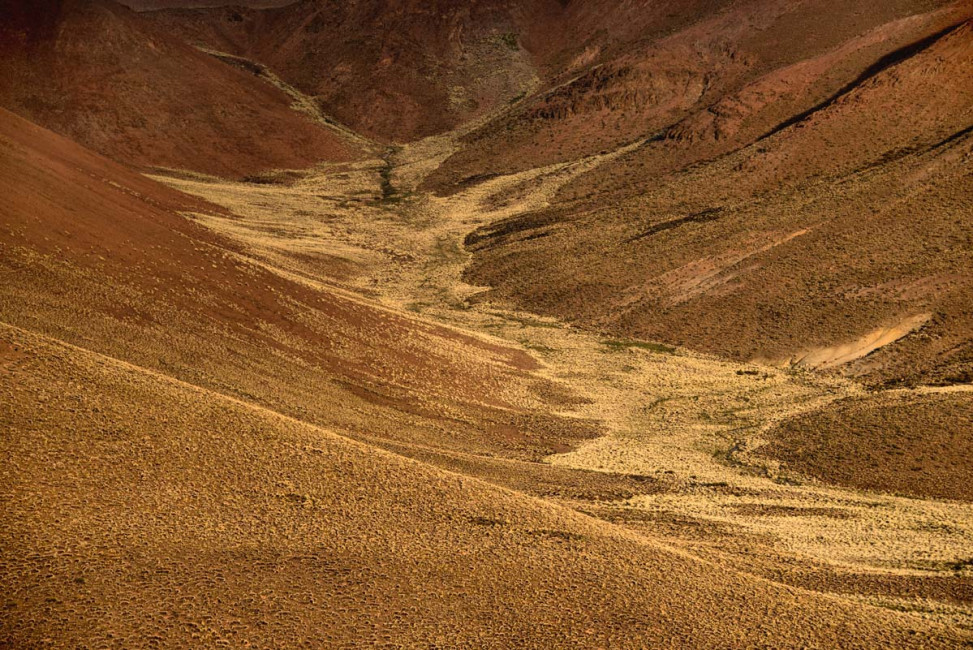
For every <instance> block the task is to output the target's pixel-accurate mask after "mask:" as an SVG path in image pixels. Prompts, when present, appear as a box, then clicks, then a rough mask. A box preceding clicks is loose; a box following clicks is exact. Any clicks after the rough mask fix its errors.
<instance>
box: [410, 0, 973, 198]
mask: <svg viewBox="0 0 973 650" xmlns="http://www.w3.org/2000/svg"><path fill="white" fill-rule="evenodd" d="M590 4H591V3H576V4H575V3H572V4H570V5H569V8H568V10H567V12H566V15H565V16H564V17H563V19H562V24H563V25H566V27H564V29H565V30H566V31H565V33H567V34H574V37H573V39H572V40H573V41H574V45H575V46H574V47H571V46H570V45H569V43H568V42H562V43H560V44H559V45H558V47H559V48H560V50H559V51H560V52H561V54H560V55H558V54H556V53H555V52H556V51H557V50H555V51H551V50H546V51H544V53H543V58H544V60H545V61H548V62H549V64H548V66H547V68H546V71H547V79H548V81H547V83H546V84H545V85H544V86H542V88H541V89H540V91H539V92H537V93H534V94H533V95H531V96H530V97H528V98H527V99H525V100H524V101H523V102H521V103H520V104H519V105H518V106H516V107H515V108H514V110H512V111H511V112H510V113H509V114H508V115H506V116H505V117H504V118H502V119H500V120H497V121H495V122H492V123H490V124H488V125H486V126H484V127H483V128H481V129H479V130H477V131H475V132H474V133H471V134H470V135H468V136H467V137H466V138H465V141H464V144H465V145H466V146H465V147H464V148H463V149H462V150H461V151H460V152H459V153H457V154H456V155H455V156H454V157H453V158H452V159H451V160H449V161H447V162H446V164H445V165H444V166H443V167H442V168H441V169H440V170H439V171H438V173H437V174H436V175H434V176H433V177H432V178H431V179H430V183H429V185H430V186H431V187H433V188H436V189H438V190H440V191H448V190H449V188H450V187H451V186H453V185H454V184H455V183H457V182H460V181H462V180H463V179H465V178H467V177H470V176H476V175H482V174H484V173H496V172H509V171H516V170H521V169H526V168H530V167H535V166H538V165H542V164H548V163H552V162H557V161H564V160H572V159H575V158H577V157H579V156H583V155H588V154H594V153H598V152H599V151H603V150H610V149H614V148H617V147H619V146H621V145H624V144H628V143H632V142H636V141H639V140H647V139H648V140H656V139H660V138H665V139H678V140H680V141H682V142H684V143H685V144H684V146H683V147H681V148H678V147H673V148H674V149H675V151H674V152H672V153H670V152H667V156H666V157H665V158H664V160H663V163H664V164H665V165H668V168H669V169H672V168H678V165H686V164H690V163H692V162H696V161H699V160H706V159H709V158H712V157H714V156H715V155H718V154H720V153H725V152H727V151H732V150H733V149H734V148H738V147H740V146H743V145H746V144H749V143H750V142H752V141H753V140H754V139H755V138H757V137H760V136H761V135H763V134H765V133H767V132H768V131H769V130H771V129H773V128H774V127H775V126H777V125H778V124H779V123H782V122H784V121H786V120H787V119H789V118H790V117H792V116H793V115H796V114H798V113H800V112H802V111H804V110H807V109H809V108H811V107H812V106H814V105H815V104H817V103H819V102H820V101H823V100H824V99H826V98H827V97H829V96H830V95H832V94H833V93H834V92H836V91H838V90H839V89H840V88H841V87H842V86H844V85H846V84H847V83H849V82H851V81H852V80H854V79H855V77H856V76H858V75H859V74H861V73H862V72H864V71H865V70H866V69H867V68H868V67H869V66H870V65H871V64H873V63H874V62H875V61H877V60H879V59H880V58H881V57H882V56H884V55H885V54H887V53H889V52H892V51H894V50H896V49H898V48H900V47H902V46H904V45H907V44H909V43H911V42H913V41H915V40H918V39H921V38H923V37H925V36H928V35H929V34H932V33H935V32H937V31H938V30H941V29H943V28H945V27H947V26H948V25H950V24H955V23H956V22H957V21H958V20H959V19H960V18H961V17H962V16H964V15H966V16H968V15H969V13H970V8H969V6H968V4H965V3H952V9H951V10H947V11H944V12H933V13H928V14H924V15H921V16H915V15H916V14H922V13H923V12H924V11H926V12H928V10H929V9H930V8H932V6H933V5H935V4H939V5H946V4H947V3H945V2H940V3H929V2H924V1H916V0H912V1H908V0H890V1H883V2H877V3H871V4H870V5H869V11H867V12H863V11H860V10H859V9H858V7H857V6H856V5H853V4H849V3H845V2H836V1H835V0H814V1H812V2H804V3H793V2H784V1H779V0H750V1H747V2H739V3H732V4H731V3H720V2H708V3H692V4H691V5H690V6H685V3H672V5H671V6H670V5H668V4H666V3H650V4H651V8H650V7H647V6H646V4H645V3H626V5H625V6H626V7H628V11H626V10H625V9H623V8H613V9H612V10H611V11H607V10H606V11H603V12H601V13H600V14H599V13H598V12H597V11H596V10H595V9H591V8H589V7H588V5H590ZM656 5H658V6H656ZM808 25H814V26H815V27H814V29H811V30H809V29H808V27H807V26H808ZM633 26H637V27H638V28H639V29H632V27H633ZM585 28H587V29H585ZM578 43H581V44H582V45H581V47H578V46H577V44H578ZM701 140H703V141H702V142H701ZM712 140H718V142H715V143H714V142H712Z"/></svg>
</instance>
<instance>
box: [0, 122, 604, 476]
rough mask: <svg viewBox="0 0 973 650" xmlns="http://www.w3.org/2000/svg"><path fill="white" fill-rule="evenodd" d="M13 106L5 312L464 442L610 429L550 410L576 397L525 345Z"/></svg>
mask: <svg viewBox="0 0 973 650" xmlns="http://www.w3.org/2000/svg"><path fill="white" fill-rule="evenodd" d="M3 118H4V119H3V121H2V124H0V128H2V131H0V133H2V138H3V140H2V141H3V145H4V150H5V155H4V157H3V158H2V160H0V170H2V172H0V183H2V188H3V192H4V195H5V197H6V201H5V203H4V205H3V206H2V207H0V210H2V214H3V219H4V224H5V228H4V229H3V231H2V232H0V235H2V237H3V242H4V255H3V257H2V260H0V263H2V265H3V269H4V271H3V272H4V275H5V281H4V283H3V285H2V287H0V306H2V310H0V312H2V316H0V320H3V321H4V322H7V323H10V324H12V325H17V326H20V327H25V328H28V329H31V330H33V331H38V332H43V333H45V334H48V335H51V336H54V337H56V338H59V339H63V340H66V341H69V342H71V343H74V344H77V345H81V346H83V347H88V348H91V349H92V350H94V351H97V352H100V353H103V354H108V355H110V356H113V357H117V358H120V359H123V360H125V361H128V362H132V363H135V364H137V365H139V366H143V367H147V368H152V369H154V370H157V371H161V372H165V373H167V374H169V375H172V376H175V377H178V378H179V379H183V380H186V381H191V382H193V383H196V384H199V385H204V386H206V387H208V388H211V389H214V390H218V391H223V392H227V393H230V394H232V395H235V396H238V397H245V398H247V399H250V400H254V401H256V402H258V403H261V404H265V405H272V406H273V407H274V408H276V409H277V410H280V411H283V412H285V413H287V414H289V415H294V416H299V417H302V418H303V419H306V420H309V421H312V422H314V423H318V424H324V425H332V426H341V427H342V428H345V429H352V430H364V429H365V428H368V429H369V430H370V431H369V432H370V434H372V435H377V436H386V437H388V438H391V439H405V440H410V441H412V442H426V443H428V444H436V443H437V442H439V441H440V440H441V438H442V430H443V427H444V426H448V427H449V430H450V431H451V440H452V441H453V443H454V445H455V446H459V447H462V446H466V447H468V448H470V449H473V450H477V449H483V448H484V447H486V448H488V449H489V450H490V451H491V452H492V453H495V454H499V455H509V456H512V457H520V458H539V457H541V456H544V455H546V454H549V453H553V452H554V451H556V450H559V449H563V448H565V445H569V444H570V443H571V442H572V441H575V440H578V439H583V438H587V437H591V436H592V435H594V433H595V431H596V430H595V429H594V428H593V427H592V426H590V425H588V424H586V423H583V422H575V421H567V420H564V419H561V418H557V417H554V416H551V415H547V414H546V413H545V411H549V410H551V409H543V408H542V409H538V407H539V406H540V405H541V404H543V403H545V399H548V398H542V397H541V395H545V394H550V395H552V396H553V397H551V398H550V399H553V400H555V401H557V400H559V399H564V396H563V395H561V394H560V393H559V392H558V391H557V390H553V391H552V390H551V387H549V386H548V384H547V382H546V381H545V380H542V379H539V378H535V377H533V376H531V375H530V374H529V373H528V371H529V370H530V369H532V368H536V367H537V363H536V362H535V361H534V360H533V359H531V358H530V357H529V356H528V355H527V354H525V353H524V352H522V351H519V350H513V349H509V348H507V347H503V346H501V345H497V344H496V343H495V342H490V341H486V340H483V339H478V338H474V337H471V336H469V335H467V334H464V333H462V332H458V331H455V330H450V329H446V328H443V327H440V326H437V325H433V324H429V323H426V322H421V321H418V320H415V319H412V318H409V317H407V316H405V315H403V314H401V313H396V312H390V311H388V310H386V309H382V308H379V307H377V306H374V305H371V304H368V303H367V302H364V301H362V300H361V299H360V298H357V297H354V296H351V295H349V294H346V293H344V292H340V291H338V290H336V289H333V288H330V287H327V286H323V285H321V284H320V283H318V282H312V281H304V280H302V279H301V278H300V277H287V278H285V277H282V276H281V275H279V274H277V273H275V272H273V271H272V270H269V269H267V268H266V267H264V266H263V265H260V264H259V263H257V262H255V261H254V260H252V259H251V258H249V257H248V256H245V255H242V254H241V253H240V252H239V248H238V247H236V246H235V245H233V244H231V243H230V242H228V241H226V240H224V239H222V238H219V237H215V236H214V235H213V234H212V233H211V232H210V231H208V230H206V229H204V228H202V227H200V226H197V225H195V224H194V223H192V222H191V221H189V220H187V219H186V218H184V217H182V216H180V215H179V214H176V212H175V211H176V210H179V211H186V212H213V211H215V210H218V208H216V207H215V206H212V205H208V204H201V203H200V202H198V201H194V200H192V199H190V198H188V197H186V196H185V195H182V194H179V193H178V192H174V191H172V190H169V189H167V188H164V187H162V186H161V185H158V184H157V183H154V182H152V181H149V180H148V179H146V178H144V177H142V176H139V175H137V174H133V173H131V172H129V171H127V170H125V169H124V168H122V167H120V166H118V165H117V164H113V163H110V162H108V161H107V160H105V159H103V158H100V157H98V156H94V155H92V154H91V153H89V152H86V151H84V150H83V149H81V148H80V147H78V146H77V145H74V144H72V143H70V142H68V141H66V140H64V139H61V138H58V137H56V136H54V135H53V134H51V133H49V132H46V131H44V130H43V129H40V128H39V127H36V126H33V125H31V124H29V123H27V122H24V121H23V120H20V119H19V118H17V117H15V116H13V115H12V114H10V113H3ZM325 261H327V260H325ZM28 270H29V271H28ZM498 432H503V439H502V440H501V441H497V440H495V439H494V438H495V437H496V436H497V435H498Z"/></svg>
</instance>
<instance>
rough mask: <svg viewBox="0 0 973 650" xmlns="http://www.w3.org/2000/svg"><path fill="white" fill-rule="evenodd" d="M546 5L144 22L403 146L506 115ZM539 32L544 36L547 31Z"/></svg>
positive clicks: (529, 66)
mask: <svg viewBox="0 0 973 650" xmlns="http://www.w3.org/2000/svg"><path fill="white" fill-rule="evenodd" d="M561 11H562V9H561V6H560V3H558V2H557V0H529V1H526V2H513V1H511V0H474V1H472V2H462V3H458V2H452V1H447V0H437V1H435V2H428V1H425V2H421V1H417V0H399V1H397V2H381V1H379V0H354V1H351V2H340V3H339V2H301V3H297V4H295V5H291V6H288V7H285V8H282V9H279V10H269V11H243V10H238V9H236V8H232V9H221V10H211V11H175V12H164V13H163V14H160V15H155V16H153V19H154V20H156V21H158V22H160V23H161V24H163V25H165V26H166V28H167V29H170V30H172V31H174V32H178V33H180V34H182V35H183V37H184V38H185V39H186V40H187V41H189V42H203V43H207V44H209V45H210V46H212V47H213V48H216V49H221V50H225V51H228V52H230V53H232V54H236V55H240V56H245V57H247V58H250V59H253V60H255V61H259V62H260V63H262V64H264V65H267V66H268V67H269V68H270V69H271V70H273V71H274V72H275V73H277V74H279V75H280V76H281V77H282V78H283V79H285V80H286V81H288V82H289V83H291V84H293V85H295V86H297V87H298V88H300V89H301V90H302V91H304V92H305V93H307V94H309V95H312V96H314V97H316V98H317V99H318V101H319V102H320V104H321V106H322V107H323V109H324V110H325V112H327V113H329V114H330V115H333V116H334V117H335V118H336V119H338V120H339V121H340V122H342V123H344V124H347V125H349V126H351V127H352V128H354V129H355V130H356V131H359V132H362V133H364V134H366V135H369V136H372V137H375V138H378V139H382V140H393V141H405V140H411V139H414V138H418V137H421V136H425V135H430V134H433V133H438V132H441V131H445V130H448V129H450V128H453V127H455V126H457V125H458V124H461V123H463V122H465V121H467V120H469V119H471V118H473V117H476V116H479V115H483V114H485V113H488V112H489V111H491V110H493V109H495V108H498V107H503V106H506V103H507V102H508V101H509V100H510V99H512V98H514V97H516V96H518V95H522V94H523V90H524V89H525V88H526V87H527V85H528V83H529V82H530V79H531V77H532V75H533V68H534V61H533V58H532V57H531V55H530V53H529V48H531V47H532V46H531V34H532V33H535V32H536V33H540V34H544V33H545V32H546V33H547V34H552V33H558V30H557V29H555V28H553V26H552V22H551V21H554V20H556V19H557V16H558V15H559V13H560V12H561ZM546 28H547V29H549V31H547V29H546Z"/></svg>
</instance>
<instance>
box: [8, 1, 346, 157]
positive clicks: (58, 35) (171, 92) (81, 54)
mask: <svg viewBox="0 0 973 650" xmlns="http://www.w3.org/2000/svg"><path fill="white" fill-rule="evenodd" d="M3 16H4V20H0V24H4V25H5V26H6V27H5V28H4V31H3V32H2V47H3V48H4V54H3V57H2V59H0V105H3V106H5V107H7V108H9V109H11V110H13V111H15V112H17V113H19V114H21V115H23V116H25V117H27V118H29V119H31V120H33V121H35V122H37V123H39V124H43V125H45V126H47V127H49V128H51V129H53V130H54V131H56V132H58V133H61V134H64V135H67V136H69V137H71V138H73V139H75V140H77V141H78V142H81V143H84V144H85V145H87V146H89V147H91V148H93V149H95V150H96V151H98V152H100V153H103V154H106V155H109V156H111V157H112V158H115V159H116V160H120V161H124V162H126V163H129V164H132V165H135V166H137V167H142V168H147V167H174V168H188V169H192V170H196V171H202V172H206V173H211V174H218V175H224V176H243V175H246V174H249V173H253V172H256V171H260V170H264V169H274V168H280V167H306V166H308V165H310V164H313V163H314V162H317V161H319V160H348V159H351V158H353V157H354V156H355V155H356V149H355V146H354V145H353V144H350V143H348V142H346V141H344V140H343V139H342V138H340V137H338V136H337V135H335V134H334V133H332V132H330V131H328V130H327V129H325V128H323V127H322V126H321V125H318V124H315V123H313V122H312V121H311V120H310V119H309V118H308V117H307V116H305V115H302V114H300V113H298V112H295V111H294V110H292V109H291V104H292V102H293V99H292V98H291V97H289V96H288V95H287V94H286V93H285V92H283V91H282V90H280V89H279V88H276V87H274V86H273V85H271V84H269V83H267V82H266V81H265V80H263V79H261V78H259V77H258V76H256V75H255V74H254V73H253V72H251V71H246V70H241V69H238V68H234V67H232V66H230V65H227V64H225V63H222V62H220V61H218V60H216V59H214V58H213V57H211V56H209V55H207V54H204V53H202V52H200V51H198V50H197V49H195V48H193V47H191V46H189V45H187V44H185V43H183V42H182V41H181V40H179V39H177V38H173V37H172V36H171V35H170V34H168V33H166V32H165V31H164V30H160V29H158V28H157V27H154V26H152V25H150V24H148V23H147V22H146V21H144V20H143V19H142V17H141V16H140V15H137V14H135V13H133V12H132V11H130V10H129V9H126V8H124V7H121V6H119V5H116V4H114V3H111V2H98V1H96V2H80V1H74V0H66V1H63V2H50V3H49V6H48V7H47V8H45V9H44V10H35V9H33V8H32V9H31V10H30V11H24V10H14V9H12V8H9V9H8V8H4V9H3ZM7 17H9V20H7V19H6V18H7Z"/></svg>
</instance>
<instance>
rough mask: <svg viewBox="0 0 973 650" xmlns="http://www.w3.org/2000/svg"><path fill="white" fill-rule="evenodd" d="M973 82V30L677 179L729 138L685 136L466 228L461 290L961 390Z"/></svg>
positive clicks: (941, 34)
mask: <svg viewBox="0 0 973 650" xmlns="http://www.w3.org/2000/svg"><path fill="white" fill-rule="evenodd" d="M971 79H973V25H971V23H969V22H967V21H964V22H960V23H958V24H954V25H953V26H951V27H949V28H946V29H945V30H940V31H937V32H936V33H935V34H933V35H932V36H930V37H928V38H924V39H922V40H920V41H918V42H917V43H915V44H913V45H910V46H908V47H906V48H904V49H900V50H898V51H897V52H896V53H895V54H894V55H892V56H886V57H884V58H883V59H882V60H881V61H880V65H878V66H874V67H872V68H870V69H869V70H868V71H867V72H866V73H865V74H863V75H861V76H860V77H859V78H857V79H856V80H855V82H854V83H852V84H850V85H848V86H846V87H844V88H842V89H841V91H840V92H837V93H836V94H834V95H833V96H831V97H830V98H828V99H827V100H826V101H823V102H821V103H820V104H818V105H817V106H815V107H814V108H813V110H809V111H805V112H802V113H799V114H798V115H796V116H795V117H794V118H793V119H792V120H789V122H790V123H784V124H782V125H781V126H780V127H779V128H775V129H773V130H770V131H769V132H767V133H766V135H764V136H763V137H761V138H759V139H758V140H757V141H756V142H755V143H753V144H751V145H749V146H746V147H743V148H740V149H738V150H736V151H730V152H727V153H724V154H722V155H717V156H715V157H714V159H713V160H710V161H704V162H698V163H696V164H692V165H690V166H685V162H686V161H685V159H684V162H683V164H680V165H679V166H678V167H677V168H676V169H672V168H671V163H672V161H673V160H678V156H679V155H680V152H681V151H687V152H688V153H689V155H692V156H695V155H697V154H695V153H692V152H698V150H699V149H704V150H705V149H706V147H708V146H712V147H718V143H719V142H720V141H721V140H722V138H721V136H720V133H719V132H715V134H714V132H713V131H712V128H711V126H712V124H713V122H712V121H711V122H710V127H706V128H702V126H701V123H699V122H692V121H691V122H687V123H683V124H682V125H681V126H680V127H679V128H676V129H674V130H672V131H671V132H669V134H668V135H666V136H665V137H664V138H663V139H662V140H659V141H648V142H646V143H645V144H643V145H642V146H639V147H637V148H634V149H633V150H632V151H630V152H629V153H627V154H625V155H622V156H620V157H618V158H616V159H615V160H614V161H613V162H611V163H609V164H607V165H604V166H602V167H601V168H600V169H598V170H596V171H594V172H592V173H591V174H587V175H583V176H581V177H579V178H578V179H577V180H576V181H575V182H574V183H573V184H571V185H569V186H567V187H566V188H565V189H564V190H562V193H561V196H560V197H559V198H560V200H557V201H555V203H554V204H553V205H552V207H550V208H548V209H546V210H541V211H538V212H534V213H530V214H526V215H520V216H517V217H515V218H513V219H510V220H508V221H505V222H500V223H496V224H492V225H490V226H488V227H486V228H484V229H482V230H481V231H478V232H476V233H474V234H471V235H470V237H469V238H468V239H467V243H468V244H469V246H470V247H471V249H472V250H473V251H475V253H476V254H475V258H474V262H473V264H472V266H471V267H470V269H469V271H468V274H467V277H468V279H469V281H470V282H472V283H475V284H489V285H493V286H494V287H495V290H494V291H493V292H492V293H490V294H487V295H485V296H483V299H487V300H492V299H505V300H508V299H509V300H514V301H515V302H517V304H520V305H525V306H530V307H531V308H534V309H540V310H542V311H545V312H548V313H552V314H556V315H558V316H561V317H564V318H568V319H570V320H573V321H575V322H579V323H586V324H588V325H591V326H594V327H598V328H600V329H603V330H610V331H614V332H616V333H624V334H627V335H634V336H638V337H641V338H647V339H655V340H662V341H666V342H669V343H675V344H679V345H687V346H689V347H694V348H696V349H702V350H707V351H711V352H716V353H719V354H722V355H727V356H730V357H733V358H737V359H755V360H763V361H769V362H772V363H778V364H783V363H797V364H801V365H804V366H809V367H816V368H823V369H830V368H837V367H841V368H843V369H844V370H845V371H846V372H849V373H851V374H853V375H856V376H862V377H865V378H867V379H868V381H871V382H874V383H911V384H915V383H950V382H968V381H969V377H970V376H971V375H970V372H971V365H970V364H971V363H973V357H971V356H970V355H971V354H973V348H970V333H971V331H973V322H971V321H970V320H969V317H970V313H971V312H970V306H971V302H970V300H971V295H973V294H971V289H973V287H971V284H970V283H971V277H973V275H971V269H973V258H971V257H970V255H971V251H973V242H971V240H970V232H971V230H970V192H969V188H970V187H971V176H970V165H969V157H970V152H971V146H973V133H971V126H973V86H971V85H970V80H971ZM754 92H755V93H756V91H754ZM753 96H754V97H760V94H759V93H756V94H754V95H753ZM775 105H776V106H778V107H779V105H780V103H779V102H775ZM720 123H721V122H720V120H717V121H716V124H720ZM733 123H734V122H733V121H732V120H731V121H729V122H728V124H733ZM742 123H743V124H744V125H745V124H747V120H743V122H742ZM725 124H726V123H724V126H721V127H720V128H721V129H726V128H730V127H728V126H725ZM694 129H695V130H694ZM694 133H695V134H696V135H692V134H694ZM731 137H732V136H731ZM707 142H711V143H713V144H710V145H708V144H707ZM920 329H921V331H920V332H919V333H918V334H915V335H913V336H909V337H907V338H903V337H906V335H908V334H910V333H911V332H913V331H914V330H920ZM900 338H903V340H902V341H901V342H899V343H896V344H895V345H888V344H889V343H893V342H895V341H896V340H897V339H900ZM878 348H881V349H880V350H878V351H877V352H874V354H869V353H872V352H873V351H874V350H876V349H878ZM866 355H869V356H867V357H866Z"/></svg>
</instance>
